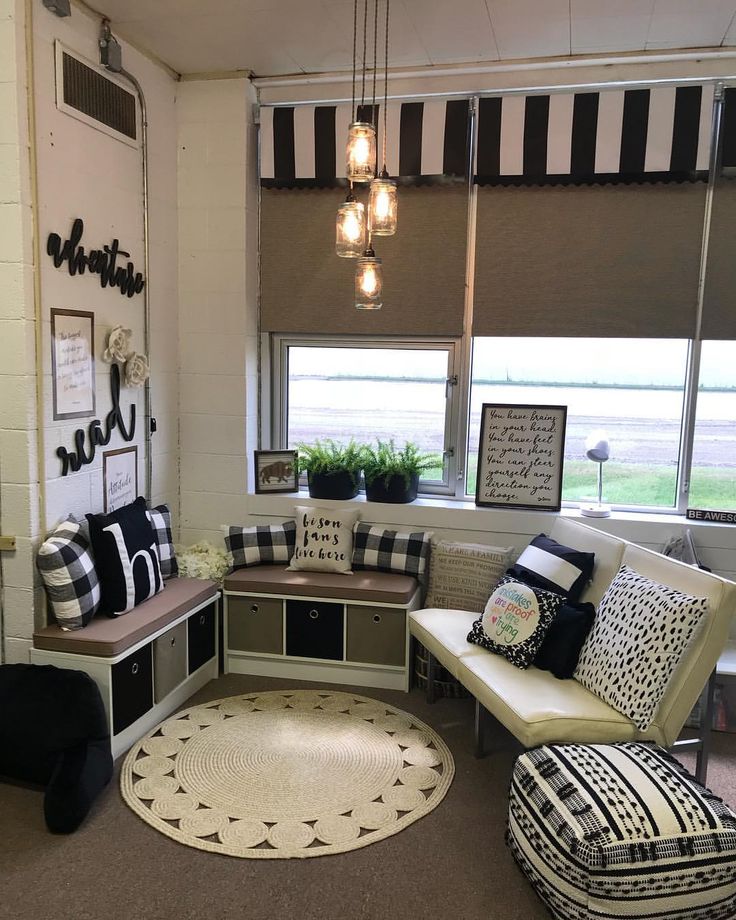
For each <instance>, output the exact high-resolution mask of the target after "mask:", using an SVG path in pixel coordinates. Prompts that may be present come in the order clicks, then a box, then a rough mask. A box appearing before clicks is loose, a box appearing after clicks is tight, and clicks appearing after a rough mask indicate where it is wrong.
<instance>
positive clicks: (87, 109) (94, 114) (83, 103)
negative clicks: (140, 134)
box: [62, 51, 137, 141]
mask: <svg viewBox="0 0 736 920" xmlns="http://www.w3.org/2000/svg"><path fill="white" fill-rule="evenodd" d="M62 79H63V96H62V98H63V101H64V103H66V105H68V106H71V107H72V108H73V109H76V110H77V111H78V112H81V113H82V114H83V115H86V116H87V117H88V118H91V119H92V120H93V121H97V122H100V123H101V124H103V125H105V126H107V127H108V128H111V129H112V130H113V131H117V132H119V133H120V134H122V135H124V136H125V137H129V138H130V139H131V140H133V141H135V140H137V121H136V105H135V96H134V95H133V93H129V92H128V91H127V90H125V89H123V87H122V86H120V85H119V84H118V83H116V82H115V81H114V80H109V79H108V78H107V77H105V76H104V75H103V74H101V73H100V72H99V71H97V70H94V69H93V68H92V67H88V66H87V65H86V64H83V63H82V61H79V60H77V58H75V57H72V55H71V54H68V53H67V52H66V51H63V52H62Z"/></svg>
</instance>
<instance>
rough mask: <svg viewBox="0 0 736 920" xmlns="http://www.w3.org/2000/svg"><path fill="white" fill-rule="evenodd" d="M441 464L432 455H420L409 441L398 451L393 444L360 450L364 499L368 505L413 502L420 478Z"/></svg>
mask: <svg viewBox="0 0 736 920" xmlns="http://www.w3.org/2000/svg"><path fill="white" fill-rule="evenodd" d="M441 462H442V461H441V460H440V458H439V457H437V456H436V455H434V454H427V453H422V452H421V451H420V450H419V448H418V447H417V445H416V444H414V443H413V442H411V441H409V442H407V444H405V445H404V447H402V448H401V449H397V448H396V447H395V446H394V442H393V440H391V441H381V440H378V442H377V446H376V447H370V446H366V447H364V448H363V475H364V476H365V497H366V499H367V500H368V501H369V502H389V503H391V504H405V503H407V502H413V501H414V499H415V498H416V497H417V490H418V488H419V476H420V475H421V474H422V473H423V472H425V470H429V469H431V468H432V467H434V466H437V465H439V464H441Z"/></svg>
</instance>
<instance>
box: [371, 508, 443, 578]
mask: <svg viewBox="0 0 736 920" xmlns="http://www.w3.org/2000/svg"><path fill="white" fill-rule="evenodd" d="M432 536H433V534H432V533H431V532H430V531H424V530H415V531H411V532H406V533H402V532H400V531H398V530H384V529H383V527H373V526H371V525H370V524H363V523H361V522H360V521H359V522H358V523H357V524H356V525H355V527H354V528H353V569H356V570H360V569H377V570H378V571H380V572H398V573H399V574H401V575H413V576H414V578H416V579H418V580H419V581H420V582H421V583H422V584H423V583H424V581H425V579H426V575H427V566H428V564H429V551H430V546H431V542H430V541H431V539H432Z"/></svg>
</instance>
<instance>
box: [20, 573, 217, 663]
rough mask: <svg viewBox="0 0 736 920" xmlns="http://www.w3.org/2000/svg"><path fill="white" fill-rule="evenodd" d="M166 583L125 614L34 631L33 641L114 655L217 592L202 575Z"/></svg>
mask: <svg viewBox="0 0 736 920" xmlns="http://www.w3.org/2000/svg"><path fill="white" fill-rule="evenodd" d="M165 584H166V588H165V589H164V590H163V591H162V592H161V593H160V594H157V595H155V596H154V597H152V598H150V599H149V600H147V601H144V602H143V603H142V604H139V605H138V606H137V607H135V608H134V609H133V610H131V611H130V613H125V614H123V615H122V616H119V617H114V618H113V617H106V616H96V617H94V618H93V620H92V621H91V622H90V623H89V624H88V625H87V626H85V627H84V629H76V630H73V631H72V632H69V631H64V630H63V629H61V628H60V627H59V626H47V627H45V628H44V629H39V630H37V631H36V632H34V634H33V645H34V646H35V648H42V649H47V650H48V651H52V652H70V653H72V654H75V655H98V656H99V657H101V658H112V657H113V656H115V655H119V654H120V653H121V652H124V651H126V649H129V648H131V646H133V645H135V644H136V643H137V642H140V640H141V639H145V638H146V636H150V635H152V634H153V633H155V632H157V631H158V630H159V629H162V628H163V627H164V626H167V625H168V624H169V623H171V622H172V621H173V620H175V619H176V618H177V617H179V616H181V615H182V614H183V613H186V612H187V610H190V609H191V608H192V607H196V606H197V605H198V604H201V603H203V602H204V601H206V600H207V599H208V598H214V597H215V596H216V594H217V585H216V584H215V583H214V581H206V580H204V579H200V578H170V579H169V580H168V581H167V582H166V583H165Z"/></svg>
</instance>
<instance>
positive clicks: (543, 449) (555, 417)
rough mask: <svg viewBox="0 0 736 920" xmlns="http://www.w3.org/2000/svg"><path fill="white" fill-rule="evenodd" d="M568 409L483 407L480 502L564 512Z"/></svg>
mask: <svg viewBox="0 0 736 920" xmlns="http://www.w3.org/2000/svg"><path fill="white" fill-rule="evenodd" d="M566 422H567V406H528V405H515V404H510V403H484V404H483V409H482V411H481V419H480V444H479V447H478V476H477V480H476V486H475V503H476V505H484V506H488V507H494V508H496V507H498V508H508V507H512V508H525V509H528V510H534V511H559V510H560V507H561V504H562V463H563V458H564V446H565V425H566Z"/></svg>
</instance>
